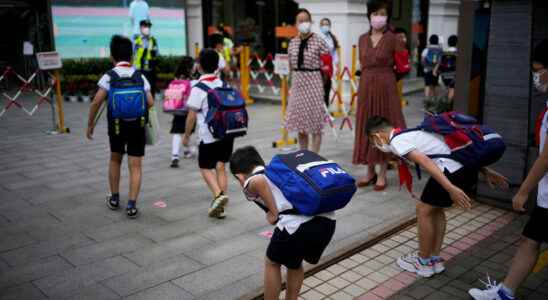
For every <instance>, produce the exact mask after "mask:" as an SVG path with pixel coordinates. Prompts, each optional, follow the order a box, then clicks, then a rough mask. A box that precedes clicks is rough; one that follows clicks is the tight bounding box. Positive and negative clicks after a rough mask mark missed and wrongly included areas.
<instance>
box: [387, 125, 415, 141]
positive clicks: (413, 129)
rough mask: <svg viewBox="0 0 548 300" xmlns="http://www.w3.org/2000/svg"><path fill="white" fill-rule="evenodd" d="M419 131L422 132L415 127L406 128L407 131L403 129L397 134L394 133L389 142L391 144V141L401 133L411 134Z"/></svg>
mask: <svg viewBox="0 0 548 300" xmlns="http://www.w3.org/2000/svg"><path fill="white" fill-rule="evenodd" d="M419 130H422V128H420V127H415V128H407V129H404V130H402V131H400V132H398V133H394V135H393V136H392V138H391V139H390V142H392V140H393V139H394V138H395V137H397V136H398V135H400V134H403V133H407V132H412V131H419Z"/></svg>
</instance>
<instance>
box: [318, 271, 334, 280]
mask: <svg viewBox="0 0 548 300" xmlns="http://www.w3.org/2000/svg"><path fill="white" fill-rule="evenodd" d="M314 277H316V278H318V279H319V280H322V281H327V280H329V279H331V278H333V277H335V275H333V273H331V272H329V271H327V270H322V271H320V272H318V273H316V274H314Z"/></svg>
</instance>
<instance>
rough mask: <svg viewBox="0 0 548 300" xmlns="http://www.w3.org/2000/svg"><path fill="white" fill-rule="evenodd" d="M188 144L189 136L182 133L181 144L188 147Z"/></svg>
mask: <svg viewBox="0 0 548 300" xmlns="http://www.w3.org/2000/svg"><path fill="white" fill-rule="evenodd" d="M189 144H190V137H189V136H188V135H186V134H185V135H183V146H185V147H188V145H189Z"/></svg>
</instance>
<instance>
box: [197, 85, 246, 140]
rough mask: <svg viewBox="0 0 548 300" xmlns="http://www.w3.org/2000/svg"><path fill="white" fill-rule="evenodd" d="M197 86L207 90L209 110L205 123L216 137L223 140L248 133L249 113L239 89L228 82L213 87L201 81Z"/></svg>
mask: <svg viewBox="0 0 548 300" xmlns="http://www.w3.org/2000/svg"><path fill="white" fill-rule="evenodd" d="M196 87H197V88H199V89H201V90H203V91H205V92H207V104H208V107H209V110H208V112H207V115H206V117H205V123H206V124H207V126H208V128H209V131H210V132H211V134H212V135H213V137H214V138H216V139H221V140H222V139H227V138H236V137H240V136H244V135H246V134H247V123H248V115H247V110H246V109H245V99H244V98H243V97H242V95H241V94H240V93H239V92H238V91H236V90H234V89H233V88H232V87H230V86H229V85H227V84H226V83H225V84H223V86H222V87H218V88H215V89H212V88H210V87H209V86H207V85H206V84H205V83H203V82H199V83H197V84H196Z"/></svg>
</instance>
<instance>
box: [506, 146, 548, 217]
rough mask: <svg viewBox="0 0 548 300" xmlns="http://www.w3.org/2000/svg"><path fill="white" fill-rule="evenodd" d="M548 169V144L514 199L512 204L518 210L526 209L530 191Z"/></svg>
mask: <svg viewBox="0 0 548 300" xmlns="http://www.w3.org/2000/svg"><path fill="white" fill-rule="evenodd" d="M547 171H548V145H547V146H545V147H544V148H543V149H542V152H541V153H540V155H539V157H538V158H537V160H535V163H534V164H533V167H532V168H531V170H530V171H529V174H527V178H525V181H523V183H522V184H521V187H520V188H519V191H518V193H517V194H516V195H515V196H514V198H513V199H512V205H513V207H514V209H515V210H517V211H525V208H524V206H525V203H526V202H527V199H528V198H529V193H531V191H532V190H533V188H534V187H535V186H536V185H537V184H538V183H539V181H540V180H541V179H542V177H543V176H544V174H546V172H547Z"/></svg>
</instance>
